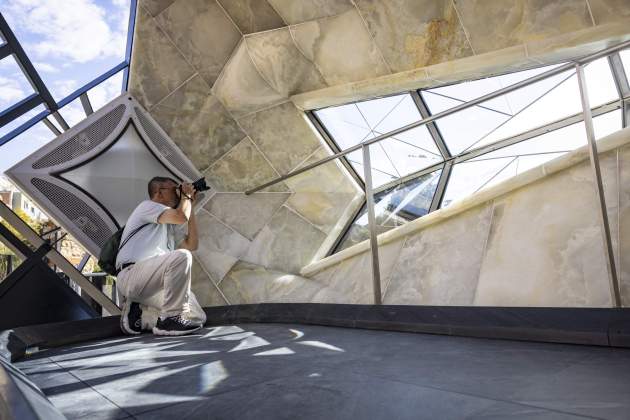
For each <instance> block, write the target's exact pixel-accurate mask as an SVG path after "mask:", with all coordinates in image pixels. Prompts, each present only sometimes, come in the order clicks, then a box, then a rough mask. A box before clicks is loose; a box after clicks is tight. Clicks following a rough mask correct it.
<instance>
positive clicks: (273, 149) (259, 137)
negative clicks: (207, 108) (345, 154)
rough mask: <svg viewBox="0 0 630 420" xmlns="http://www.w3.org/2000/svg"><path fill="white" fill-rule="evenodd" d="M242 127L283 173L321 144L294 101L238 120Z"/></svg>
mask: <svg viewBox="0 0 630 420" xmlns="http://www.w3.org/2000/svg"><path fill="white" fill-rule="evenodd" d="M239 123H240V124H241V126H242V127H243V129H244V130H245V131H246V132H247V133H248V134H249V136H250V138H251V139H252V140H253V141H254V143H256V145H257V146H258V147H259V148H260V150H261V152H263V153H264V155H265V156H266V157H267V159H269V161H270V162H271V164H272V165H273V167H274V168H276V169H277V170H278V171H279V172H280V173H281V174H286V173H288V172H290V171H292V170H293V169H294V168H295V167H296V166H297V165H298V164H300V163H301V162H303V161H304V159H306V158H307V157H309V155H311V154H312V153H313V152H314V151H315V149H317V148H318V147H320V145H321V143H320V141H319V139H318V138H317V136H316V134H315V133H314V131H313V130H312V129H311V127H310V126H309V125H308V123H307V122H306V120H305V116H304V113H303V112H302V111H300V110H298V109H297V108H296V107H295V106H294V105H293V104H292V103H291V102H285V103H283V104H280V105H277V106H275V107H273V108H268V109H265V110H263V111H260V112H257V113H255V114H251V115H249V116H247V117H244V118H241V119H239Z"/></svg>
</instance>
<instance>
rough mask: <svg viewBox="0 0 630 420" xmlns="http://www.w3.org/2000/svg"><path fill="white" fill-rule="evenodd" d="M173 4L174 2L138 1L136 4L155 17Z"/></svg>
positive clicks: (173, 0)
mask: <svg viewBox="0 0 630 420" xmlns="http://www.w3.org/2000/svg"><path fill="white" fill-rule="evenodd" d="M174 2H175V0H140V1H139V2H138V4H139V5H140V6H141V7H144V8H145V9H146V10H147V12H149V13H150V14H151V16H157V15H159V14H160V13H162V11H164V9H166V8H167V7H169V6H170V5H171V4H173V3H174Z"/></svg>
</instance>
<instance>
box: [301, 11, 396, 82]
mask: <svg viewBox="0 0 630 420" xmlns="http://www.w3.org/2000/svg"><path fill="white" fill-rule="evenodd" d="M290 29H291V32H292V33H293V38H294V39H295V42H296V43H297V45H298V47H299V48H300V51H302V53H304V55H305V56H306V58H308V59H309V60H310V61H312V62H314V63H315V65H316V66H317V68H318V69H319V71H320V72H321V74H322V75H323V76H324V79H325V80H326V82H327V83H328V84H330V85H336V84H340V83H345V82H354V81H357V80H363V79H371V78H374V77H378V76H382V75H385V74H388V73H389V69H388V67H387V64H386V63H385V61H384V59H383V56H382V55H381V52H380V51H379V50H378V48H377V47H376V44H375V43H374V41H373V40H372V37H371V36H370V34H369V32H368V31H367V28H366V27H365V24H364V23H363V20H362V19H361V16H359V12H358V11H357V10H356V9H353V10H350V11H348V12H345V13H343V14H341V15H338V16H334V17H330V18H324V19H320V20H314V21H310V22H306V23H302V24H299V25H295V26H291V27H290Z"/></svg>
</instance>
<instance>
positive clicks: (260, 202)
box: [205, 193, 291, 239]
mask: <svg viewBox="0 0 630 420" xmlns="http://www.w3.org/2000/svg"><path fill="white" fill-rule="evenodd" d="M290 195H291V194H290V193H254V194H252V195H245V194H241V193H217V194H215V195H214V196H213V197H212V199H211V200H210V201H209V202H208V203H207V204H206V205H205V208H206V209H207V210H208V211H209V212H210V213H212V214H213V215H214V216H216V217H217V218H218V219H219V220H221V221H222V222H223V223H225V224H227V225H229V226H230V227H232V228H233V229H234V230H236V231H237V232H239V233H240V234H241V235H243V236H245V237H246V238H248V239H254V237H255V236H256V234H257V233H258V232H260V230H261V229H262V228H263V227H264V226H265V225H266V224H267V222H269V220H270V219H271V217H272V216H273V215H274V213H275V212H276V211H277V210H278V209H279V208H280V206H282V204H284V203H285V202H286V201H287V199H288V198H289V197H290Z"/></svg>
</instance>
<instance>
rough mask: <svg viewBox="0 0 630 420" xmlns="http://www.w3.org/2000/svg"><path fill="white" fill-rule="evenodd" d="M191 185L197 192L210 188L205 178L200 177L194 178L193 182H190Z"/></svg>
mask: <svg viewBox="0 0 630 420" xmlns="http://www.w3.org/2000/svg"><path fill="white" fill-rule="evenodd" d="M192 186H193V187H195V191H197V192H201V191H207V190H209V189H210V187H208V186H207V185H206V179H205V178H200V179H198V180H196V181H195V182H193V183H192Z"/></svg>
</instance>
